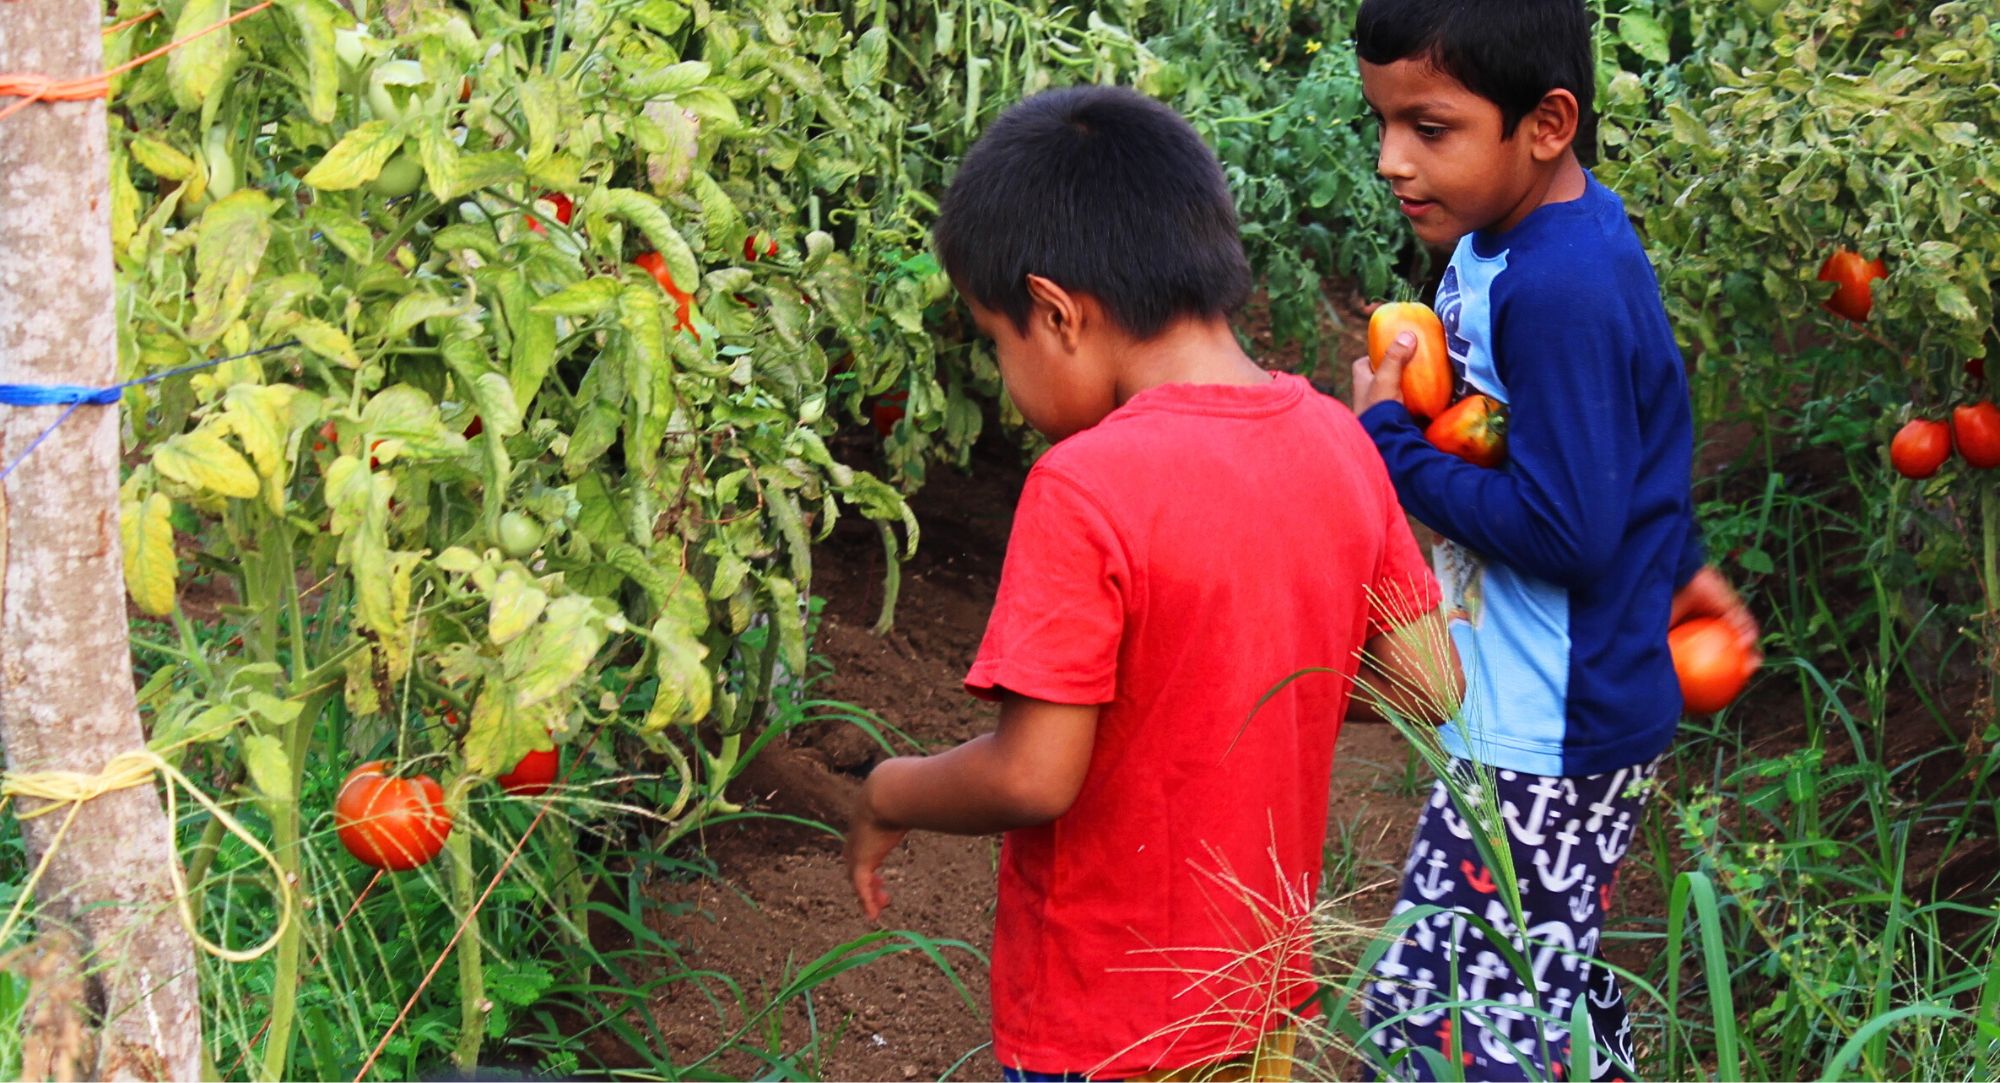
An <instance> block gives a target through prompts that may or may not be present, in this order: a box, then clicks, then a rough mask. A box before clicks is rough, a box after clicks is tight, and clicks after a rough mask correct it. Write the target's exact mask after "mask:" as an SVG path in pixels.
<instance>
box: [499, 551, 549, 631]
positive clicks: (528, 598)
mask: <svg viewBox="0 0 2000 1083" xmlns="http://www.w3.org/2000/svg"><path fill="white" fill-rule="evenodd" d="M548 604H549V596H548V594H547V593H546V592H545V591H543V590H542V588H540V587H538V586H536V585H535V583H534V580H532V579H529V578H528V577H527V576H526V575H523V574H522V573H521V571H520V570H519V569H518V568H508V569H506V570H505V571H503V572H501V573H500V578H499V580H498V581H497V582H495V583H494V584H493V593H492V598H491V604H490V605H489V607H488V609H487V615H486V637H487V638H488V639H491V640H492V641H493V642H494V643H496V644H503V645H504V644H507V643H511V642H513V641H514V640H515V639H518V638H519V637H520V635H521V633H523V632H525V631H527V630H528V628H529V627H530V626H531V625H533V624H534V623H535V621H536V620H537V619H539V618H540V617H541V615H542V611H543V610H544V609H546V608H548Z"/></svg>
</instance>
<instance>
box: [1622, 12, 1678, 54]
mask: <svg viewBox="0 0 2000 1083" xmlns="http://www.w3.org/2000/svg"><path fill="white" fill-rule="evenodd" d="M1618 40H1620V41H1622V42H1624V43H1625V45H1626V46H1627V47H1628V48H1630V49H1631V50H1632V51H1633V52H1635V53H1638V54H1639V55H1640V56H1641V57H1643V58H1645V59H1646V60H1649V61H1652V62H1653V63H1655V64H1665V63H1668V62H1670V61H1672V60H1673V58H1674V56H1673V52H1672V50H1670V49H1669V48H1668V47H1667V28H1666V27H1664V26H1661V25H1660V23H1659V20H1657V19H1654V18H1653V17H1652V16H1650V15H1642V14H1640V13H1639V12H1636V11H1631V10H1626V11H1624V12H1621V13H1620V14H1619V15H1618Z"/></svg>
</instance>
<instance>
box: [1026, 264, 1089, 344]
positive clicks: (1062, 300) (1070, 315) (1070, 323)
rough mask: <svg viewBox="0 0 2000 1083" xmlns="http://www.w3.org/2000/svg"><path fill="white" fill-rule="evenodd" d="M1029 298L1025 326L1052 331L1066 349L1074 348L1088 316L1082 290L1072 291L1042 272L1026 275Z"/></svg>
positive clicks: (1033, 330)
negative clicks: (1045, 276) (1029, 302)
mask: <svg viewBox="0 0 2000 1083" xmlns="http://www.w3.org/2000/svg"><path fill="white" fill-rule="evenodd" d="M1028 299H1029V300H1030V301H1032V302H1034V303H1033V306H1032V307H1031V308H1029V310H1028V330H1029V332H1030V333H1033V332H1035V331H1046V332H1048V333H1049V334H1051V335H1054V336H1055V337H1056V339H1057V340H1058V341H1060V342H1061V343H1062V345H1063V349H1065V350H1075V349H1076V347H1077V342H1078V340H1080V339H1081V338H1082V337H1083V325H1084V321H1085V320H1086V319H1087V318H1088V312H1087V308H1088V306H1086V305H1085V304H1084V303H1083V297H1082V295H1081V294H1075V293H1071V292H1069V291H1068V290H1066V289H1063V288H1062V287H1061V286H1058V285H1056V284H1055V283H1054V282H1053V281H1051V280H1049V279H1046V278H1043V277H1042V276H1041V275H1033V274H1031V275H1029V276H1028Z"/></svg>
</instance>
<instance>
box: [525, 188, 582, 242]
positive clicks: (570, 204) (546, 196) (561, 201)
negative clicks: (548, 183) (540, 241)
mask: <svg viewBox="0 0 2000 1083" xmlns="http://www.w3.org/2000/svg"><path fill="white" fill-rule="evenodd" d="M535 202H537V203H547V204H548V205H549V207H550V209H551V211H552V212H553V213H554V214H555V219H556V221H558V222H561V223H562V224H563V225H569V223H570V220H571V219H572V218H575V217H576V201H575V200H573V199H571V198H570V197H568V196H566V195H564V194H562V193H561V192H543V193H542V194H541V195H539V196H536V197H535ZM537 213H539V208H538V209H537ZM528 228H529V229H532V230H534V231H535V232H536V233H546V232H547V230H545V229H543V228H542V223H541V222H540V221H538V220H537V219H536V217H535V215H534V214H530V215H529V216H528Z"/></svg>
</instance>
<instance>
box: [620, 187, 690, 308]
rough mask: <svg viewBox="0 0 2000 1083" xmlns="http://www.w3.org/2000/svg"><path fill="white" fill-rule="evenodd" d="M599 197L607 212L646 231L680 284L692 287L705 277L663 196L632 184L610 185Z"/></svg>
mask: <svg viewBox="0 0 2000 1083" xmlns="http://www.w3.org/2000/svg"><path fill="white" fill-rule="evenodd" d="M599 198H600V199H602V200H603V206H604V207H605V208H606V213H608V214H609V215H610V216H612V217H616V218H623V219H624V220H625V221H627V222H629V223H631V224H632V225H633V226H634V227H636V228H637V229H638V230H639V232H641V233H643V234H645V235H646V240H647V241H648V242H650V243H651V244H652V246H653V248H654V250H655V251H657V252H659V253H660V255H662V256H664V257H665V258H666V261H667V273H669V274H670V275H672V276H673V279H674V283H675V284H676V285H680V286H681V287H682V288H683V289H692V288H693V287H694V284H695V283H697V282H700V281H701V267H700V265H699V264H697V263H696V262H695V258H694V250H693V249H691V248H689V247H688V243H687V239H686V238H684V237H682V236H681V234H680V231H679V230H677V229H675V228H674V223H673V219H671V218H668V217H667V212H666V210H665V209H664V208H662V207H661V206H660V201H659V200H657V199H654V198H653V197H652V196H649V195H647V194H646V193H644V192H638V191H634V190H632V189H630V188H607V189H605V191H604V194H603V195H602V196H601V197H599Z"/></svg>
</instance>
